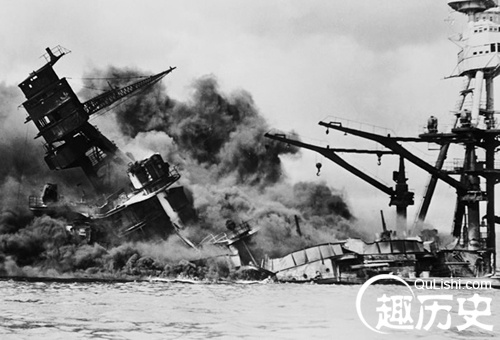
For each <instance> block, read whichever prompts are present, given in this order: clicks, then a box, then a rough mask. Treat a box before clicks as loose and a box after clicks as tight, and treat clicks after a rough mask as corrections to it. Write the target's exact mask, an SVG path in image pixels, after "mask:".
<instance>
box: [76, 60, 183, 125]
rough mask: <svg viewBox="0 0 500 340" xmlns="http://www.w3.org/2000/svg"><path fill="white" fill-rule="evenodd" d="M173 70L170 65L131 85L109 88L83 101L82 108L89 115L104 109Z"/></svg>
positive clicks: (155, 81)
mask: <svg viewBox="0 0 500 340" xmlns="http://www.w3.org/2000/svg"><path fill="white" fill-rule="evenodd" d="M173 70H175V67H170V68H169V69H168V70H166V71H163V72H161V73H158V74H155V75H152V76H150V77H148V78H146V79H143V80H140V81H138V82H136V83H133V84H131V85H128V86H125V87H122V88H119V89H115V90H111V91H108V92H106V93H103V94H101V95H99V96H97V97H94V98H92V99H90V100H88V101H86V102H85V103H83V109H84V110H85V112H87V114H88V115H89V116H90V115H92V114H94V113H96V112H97V111H99V110H102V109H104V108H105V107H108V106H110V105H111V104H113V103H115V102H117V101H118V100H120V99H122V98H124V97H126V96H128V95H130V94H132V93H134V92H136V91H138V90H140V89H142V88H144V87H146V86H149V85H153V84H155V83H157V82H158V81H160V80H161V79H162V78H163V77H165V76H166V75H167V74H169V73H170V72H172V71H173Z"/></svg>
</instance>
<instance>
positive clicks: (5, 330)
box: [0, 280, 500, 340]
mask: <svg viewBox="0 0 500 340" xmlns="http://www.w3.org/2000/svg"><path fill="white" fill-rule="evenodd" d="M360 287H361V286H359V285H314V284H272V283H269V284H235V283H232V284H183V283H166V282H131V283H61V282H19V281H12V280H10V281H9V280H7V281H0V298H1V303H0V339H2V340H11V339H350V340H354V339H401V338H405V339H496V338H499V337H500V304H499V302H500V291H499V290H481V291H479V292H478V293H479V294H480V295H481V297H485V298H492V300H491V301H492V302H491V315H490V316H488V317H484V319H481V321H482V322H484V323H486V324H490V325H493V330H492V331H487V330H484V329H481V328H479V327H476V326H472V327H469V328H467V329H465V330H462V331H459V330H457V327H456V324H455V321H454V324H452V325H451V327H449V329H440V328H439V327H437V326H436V325H437V322H436V323H435V324H434V325H433V326H432V327H431V328H430V329H428V330H424V329H420V330H418V331H417V330H415V329H412V330H388V332H387V333H388V334H379V333H376V332H375V331H373V330H371V329H369V328H368V327H366V326H365V325H364V324H363V322H361V321H360V318H359V317H358V313H357V310H356V297H357V295H358V292H359V290H360ZM401 289H403V287H400V286H392V285H383V286H371V287H370V291H369V292H368V291H367V293H366V294H367V295H366V297H365V299H364V301H365V304H364V306H363V310H364V313H365V315H367V311H370V310H371V311H373V313H372V314H376V313H375V308H376V306H375V303H374V302H373V301H376V299H373V297H376V296H381V295H382V294H387V295H390V294H400V293H401V292H402V290H401ZM432 294H451V295H453V297H454V299H456V298H457V297H460V296H463V297H464V298H468V297H470V296H472V294H473V292H471V291H463V290H454V291H446V292H439V291H432ZM370 297H371V298H370ZM458 312H459V311H457V306H456V303H455V304H454V305H453V306H452V310H451V312H450V313H451V315H452V317H453V318H454V317H456V316H457V313H458ZM367 319H369V318H368V317H367ZM453 320H455V319H453Z"/></svg>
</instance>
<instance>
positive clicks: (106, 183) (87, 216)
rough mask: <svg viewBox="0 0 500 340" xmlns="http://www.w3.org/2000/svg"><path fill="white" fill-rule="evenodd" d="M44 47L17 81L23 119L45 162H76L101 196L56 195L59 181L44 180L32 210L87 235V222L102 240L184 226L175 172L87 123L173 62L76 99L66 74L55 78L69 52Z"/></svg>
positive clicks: (164, 233) (62, 166) (53, 165)
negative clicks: (138, 156) (36, 63)
mask: <svg viewBox="0 0 500 340" xmlns="http://www.w3.org/2000/svg"><path fill="white" fill-rule="evenodd" d="M46 52H47V53H46V54H45V55H44V56H45V58H46V61H47V63H46V64H45V65H43V66H42V67H41V68H40V69H38V70H37V71H34V72H32V73H31V74H30V75H29V77H28V78H26V79H25V80H24V81H23V82H21V83H20V84H19V87H20V88H21V90H22V91H23V93H24V94H25V96H26V99H27V100H26V101H25V102H24V103H23V106H24V108H25V109H26V111H27V112H28V117H27V119H26V123H27V122H33V123H34V124H35V126H36V127H37V129H38V131H39V133H38V134H37V136H36V137H35V138H39V137H43V139H44V140H45V157H44V158H45V162H46V163H47V165H48V167H49V168H50V169H51V170H66V169H70V168H80V169H81V170H82V171H83V173H84V174H85V176H86V178H87V179H88V180H89V182H90V183H91V184H92V186H93V187H94V189H95V191H96V193H97V196H98V197H99V198H98V199H97V200H95V201H93V202H76V203H75V202H68V201H67V200H65V201H64V202H61V199H60V198H61V196H60V195H59V192H58V186H57V185H56V184H54V183H52V184H47V185H46V186H45V187H44V190H43V193H42V195H41V196H40V197H36V196H32V197H30V209H31V210H32V211H34V212H35V213H36V214H53V215H58V216H61V215H62V216H64V217H66V219H70V220H71V221H69V222H72V223H74V224H75V228H78V226H81V229H82V228H83V229H86V230H85V232H82V234H85V238H88V229H89V226H92V227H93V233H92V237H91V239H92V238H93V239H96V238H97V239H100V240H101V241H103V242H109V243H113V242H114V241H116V240H120V239H123V238H126V239H145V238H146V239H147V238H151V237H158V236H159V237H163V238H166V237H168V235H170V234H171V233H172V232H173V231H174V230H176V229H177V228H179V227H181V225H182V222H181V220H180V218H179V216H178V214H177V212H179V211H180V210H181V209H183V208H184V207H185V206H186V205H187V204H188V201H187V198H186V196H185V194H184V191H183V188H182V187H172V185H173V184H175V183H176V182H177V181H178V180H179V178H180V175H179V173H178V172H177V170H176V169H175V168H174V167H171V166H170V165H169V164H168V163H166V162H164V161H163V159H162V157H161V155H159V154H154V155H152V156H151V157H149V158H147V159H144V160H141V161H135V160H132V159H131V158H129V157H128V156H127V155H125V154H124V153H123V152H121V151H120V149H119V148H118V147H117V146H116V145H115V144H114V143H113V142H112V141H110V140H109V139H108V138H106V136H104V135H103V134H102V133H101V132H100V131H99V130H98V129H97V128H96V127H95V126H93V125H91V124H90V123H89V118H90V117H91V116H92V115H93V114H96V113H97V112H99V111H100V110H102V109H104V108H106V107H109V106H110V105H111V104H113V103H115V102H118V101H119V100H121V99H123V98H125V97H127V96H129V95H131V94H133V93H136V92H137V91H139V90H141V89H144V88H146V87H148V86H151V85H153V84H155V83H157V82H158V81H160V80H161V79H162V78H163V77H164V76H166V75H167V74H169V73H170V72H172V71H173V70H174V69H175V68H173V67H170V68H169V69H167V70H166V71H163V72H161V73H158V74H156V75H152V76H148V77H143V79H141V80H140V81H137V82H135V83H133V84H130V85H128V86H125V87H122V88H117V89H116V88H115V89H112V90H110V91H108V92H105V93H103V94H101V95H99V96H97V97H95V98H92V99H90V100H88V101H86V102H84V103H81V102H80V100H79V99H78V97H77V96H76V94H75V93H74V91H73V90H72V88H71V87H70V85H69V84H68V82H67V80H66V78H59V77H58V76H57V74H56V73H55V71H54V69H53V66H54V64H55V63H56V62H57V61H58V60H59V59H60V58H61V57H62V56H64V55H65V54H67V53H68V52H69V51H68V50H66V49H64V48H62V47H59V46H58V47H56V48H55V49H49V48H47V49H46ZM70 216H71V217H70ZM75 216H76V217H75ZM75 232H76V233H77V234H78V233H79V231H78V230H75Z"/></svg>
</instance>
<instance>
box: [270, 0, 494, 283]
mask: <svg viewBox="0 0 500 340" xmlns="http://www.w3.org/2000/svg"><path fill="white" fill-rule="evenodd" d="M448 5H449V7H451V8H452V9H453V10H454V11H457V12H459V13H462V14H464V15H466V16H467V20H468V23H467V24H466V25H465V30H464V32H463V33H462V34H460V35H459V36H458V38H456V39H455V42H456V44H457V45H458V46H459V47H460V51H459V52H458V63H457V66H456V69H455V71H454V74H453V75H452V76H453V77H463V78H465V81H464V85H463V88H462V89H461V90H460V92H459V98H458V102H457V107H456V108H455V109H454V110H453V111H452V113H453V114H454V123H453V125H452V127H451V129H449V130H446V131H440V130H439V126H438V120H437V118H436V117H434V116H431V117H430V118H429V119H428V121H427V126H426V128H425V131H424V132H423V133H421V134H420V135H418V136H417V137H398V136H394V135H391V133H374V132H372V131H369V130H368V129H358V128H354V127H352V126H353V124H352V123H353V122H350V121H348V120H345V119H340V118H333V119H328V120H325V121H321V122H319V125H320V126H322V127H324V128H326V133H327V134H328V133H329V131H331V130H333V131H338V132H340V133H342V134H345V135H352V136H356V137H359V138H362V139H365V140H369V141H374V142H376V143H378V145H380V146H381V147H382V148H381V149H380V150H378V149H377V150H360V149H340V148H332V147H330V146H326V147H322V146H317V145H312V144H307V143H304V142H302V141H299V140H295V139H291V138H288V137H287V136H286V135H285V134H283V133H274V132H273V133H267V134H266V137H268V138H270V139H273V140H277V141H279V142H283V143H287V144H290V145H294V146H298V147H301V148H305V149H309V150H312V151H315V152H317V153H319V154H321V155H322V156H324V157H325V158H327V159H329V160H331V161H333V162H334V163H336V164H338V165H340V166H341V167H342V168H344V169H346V170H347V171H349V172H351V173H352V174H354V175H355V176H357V177H359V178H360V179H362V180H364V181H365V182H367V183H369V184H370V185H372V186H374V187H375V188H377V189H379V190H380V191H382V192H384V193H386V194H387V195H389V197H390V202H389V205H391V206H395V207H396V216H397V221H396V226H397V227H396V229H397V232H398V234H399V235H400V238H394V237H389V238H388V239H380V240H378V241H377V242H375V243H374V244H371V245H370V244H366V243H364V242H361V243H359V242H357V243H358V246H356V247H353V246H352V244H353V243H352V242H350V243H351V246H350V247H349V246H348V244H349V242H348V243H344V244H339V245H338V246H337V248H338V249H342V251H343V252H342V253H340V254H339V255H342V254H344V252H346V251H350V252H352V253H354V254H356V261H357V262H358V263H353V264H351V265H350V267H349V269H350V271H354V270H356V269H363V273H362V274H361V272H358V274H359V275H357V276H356V277H357V278H358V279H362V278H363V277H366V275H371V274H373V273H369V271H368V268H371V269H373V268H379V269H382V270H384V271H389V272H394V273H398V274H400V275H401V276H403V277H406V278H409V279H411V278H414V277H415V276H420V277H428V276H429V275H430V276H438V277H443V276H454V277H461V276H466V277H492V276H494V275H495V274H496V266H497V262H496V255H497V252H496V232H495V224H496V223H497V222H498V221H499V220H500V219H499V218H498V217H497V216H496V214H495V186H496V184H497V183H498V182H499V181H500V167H498V164H496V161H495V154H496V152H497V151H498V147H499V146H500V126H499V124H498V122H497V119H496V118H495V115H496V114H498V111H496V110H495V107H494V100H493V86H494V79H495V78H496V77H497V76H498V75H499V74H500V8H499V7H496V6H497V4H496V2H495V1H492V0H472V1H465V0H452V1H448ZM407 143H426V144H427V143H428V144H434V145H438V147H439V154H438V157H437V160H436V162H435V164H430V163H428V162H427V161H425V160H423V159H422V158H420V157H418V156H417V155H415V154H414V153H413V152H411V151H409V149H408V148H407V147H405V146H404V145H405V144H407ZM450 147H455V148H457V147H458V148H460V147H461V148H462V150H463V151H462V152H463V155H464V157H463V159H462V160H461V162H458V163H457V162H456V163H455V164H453V166H451V167H446V166H445V160H446V157H447V155H448V153H449V149H450ZM340 153H357V154H375V155H377V156H378V157H379V159H380V157H382V156H383V155H397V156H398V157H399V159H400V163H399V169H398V170H397V171H394V173H393V179H394V181H395V183H396V186H395V188H391V187H389V186H387V185H385V184H383V183H381V182H380V181H379V180H377V179H376V178H374V177H373V176H370V175H369V174H367V173H366V172H364V171H362V170H360V169H358V168H356V167H355V166H353V165H351V164H350V163H348V162H347V161H346V160H345V159H344V158H342V157H341V156H340V155H339V154H340ZM405 161H407V162H411V163H413V164H414V165H416V166H417V167H418V168H420V169H421V170H423V171H424V172H426V173H428V174H429V175H430V178H429V182H428V185H427V187H426V191H425V194H424V195H423V199H422V204H421V206H420V208H419V210H418V213H417V217H416V221H415V223H414V225H413V228H421V226H422V225H423V222H424V221H425V219H426V216H427V213H428V210H429V207H430V204H431V199H432V196H433V193H434V191H435V187H436V184H437V182H438V181H442V182H444V183H446V184H448V185H449V186H451V187H452V188H454V189H455V191H456V202H455V208H454V219H453V224H452V235H453V236H454V237H455V239H456V245H455V246H454V247H453V248H447V249H443V248H436V247H435V245H434V247H430V246H429V244H426V245H425V247H424V243H423V242H419V241H415V240H411V239H407V238H401V237H404V236H405V234H406V230H407V216H406V208H407V207H408V206H409V205H412V204H414V200H413V193H411V192H409V191H408V185H407V184H406V180H407V179H406V178H405V169H404V162H405ZM318 169H319V167H318ZM450 208H451V207H450ZM320 247H321V246H318V249H320ZM311 249H313V248H311ZM311 249H306V250H303V251H300V252H295V253H293V254H290V255H289V256H287V257H284V258H282V259H279V260H273V261H271V263H273V264H272V265H271V267H274V266H275V265H274V263H285V262H286V263H288V264H291V263H292V262H290V261H288V260H287V259H289V258H292V259H294V261H295V262H294V263H295V264H296V266H295V267H296V268H297V272H299V271H298V268H299V267H301V266H303V265H304V263H302V262H303V261H302V262H301V261H299V262H300V265H299V264H298V262H297V261H296V260H295V257H298V258H303V257H304V256H302V255H304V254H305V255H307V254H309V253H312V250H311ZM301 252H302V253H301ZM410 253H411V254H413V256H411V257H407V259H406V260H404V261H401V260H403V259H402V258H401V254H405V255H408V254H410ZM301 256H302V257H301ZM342 256H343V255H342ZM342 256H337V257H332V262H335V263H336V264H337V265H338V267H340V264H341V263H342ZM308 258H309V257H308ZM384 260H385V262H384ZM407 260H408V261H407ZM306 262H307V263H312V262H313V261H306ZM321 262H322V265H325V262H324V257H323V256H322V257H321ZM395 262H399V264H400V268H399V269H398V268H396V267H394V266H391V263H395ZM282 267H284V266H281V267H280V270H279V271H278V272H280V271H282V270H283V269H281V268H282ZM285 267H286V266H285ZM293 267H294V266H290V268H293ZM333 269H334V268H330V272H336V271H335V270H333ZM371 269H370V270H371ZM287 270H288V269H287ZM376 272H377V273H380V272H382V271H381V270H377V271H376ZM319 274H320V277H322V276H324V273H323V272H321V271H320V272H319ZM304 275H305V274H304ZM307 275H308V276H309V274H307ZM329 277H330V279H331V280H333V281H341V279H339V277H340V275H339V273H338V272H336V274H335V275H333V274H329ZM298 278H300V273H299V274H297V275H295V279H298Z"/></svg>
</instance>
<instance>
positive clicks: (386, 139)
mask: <svg viewBox="0 0 500 340" xmlns="http://www.w3.org/2000/svg"><path fill="white" fill-rule="evenodd" d="M319 125H321V126H324V127H326V128H329V129H334V130H338V131H342V132H345V133H349V134H352V135H354V136H358V137H362V138H366V139H369V140H373V141H375V142H378V143H380V144H382V145H383V146H385V147H386V148H388V149H390V150H392V151H394V152H396V153H397V154H399V155H401V156H402V157H404V158H406V159H407V160H409V161H410V162H412V163H413V164H415V165H416V166H418V167H419V168H421V169H423V170H425V171H427V172H428V173H430V174H431V175H433V176H436V177H437V178H439V179H440V180H442V181H443V182H445V183H447V184H449V185H451V186H452V187H454V188H455V189H457V190H458V191H466V190H467V187H466V186H465V185H464V184H462V183H460V182H459V181H457V180H456V179H454V178H452V177H451V176H449V175H447V174H446V173H444V172H443V171H441V170H438V169H436V167H434V166H432V165H431V164H429V163H427V162H425V161H424V160H422V159H421V158H419V157H417V156H415V155H414V154H412V153H411V152H410V151H408V150H406V149H405V148H404V147H402V146H401V145H400V144H398V143H397V140H396V139H394V138H392V137H390V136H382V135H378V134H375V133H370V132H365V131H360V130H356V129H351V128H348V127H344V126H342V125H341V124H335V123H333V122H330V123H325V122H319ZM398 140H402V139H401V138H398Z"/></svg>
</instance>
